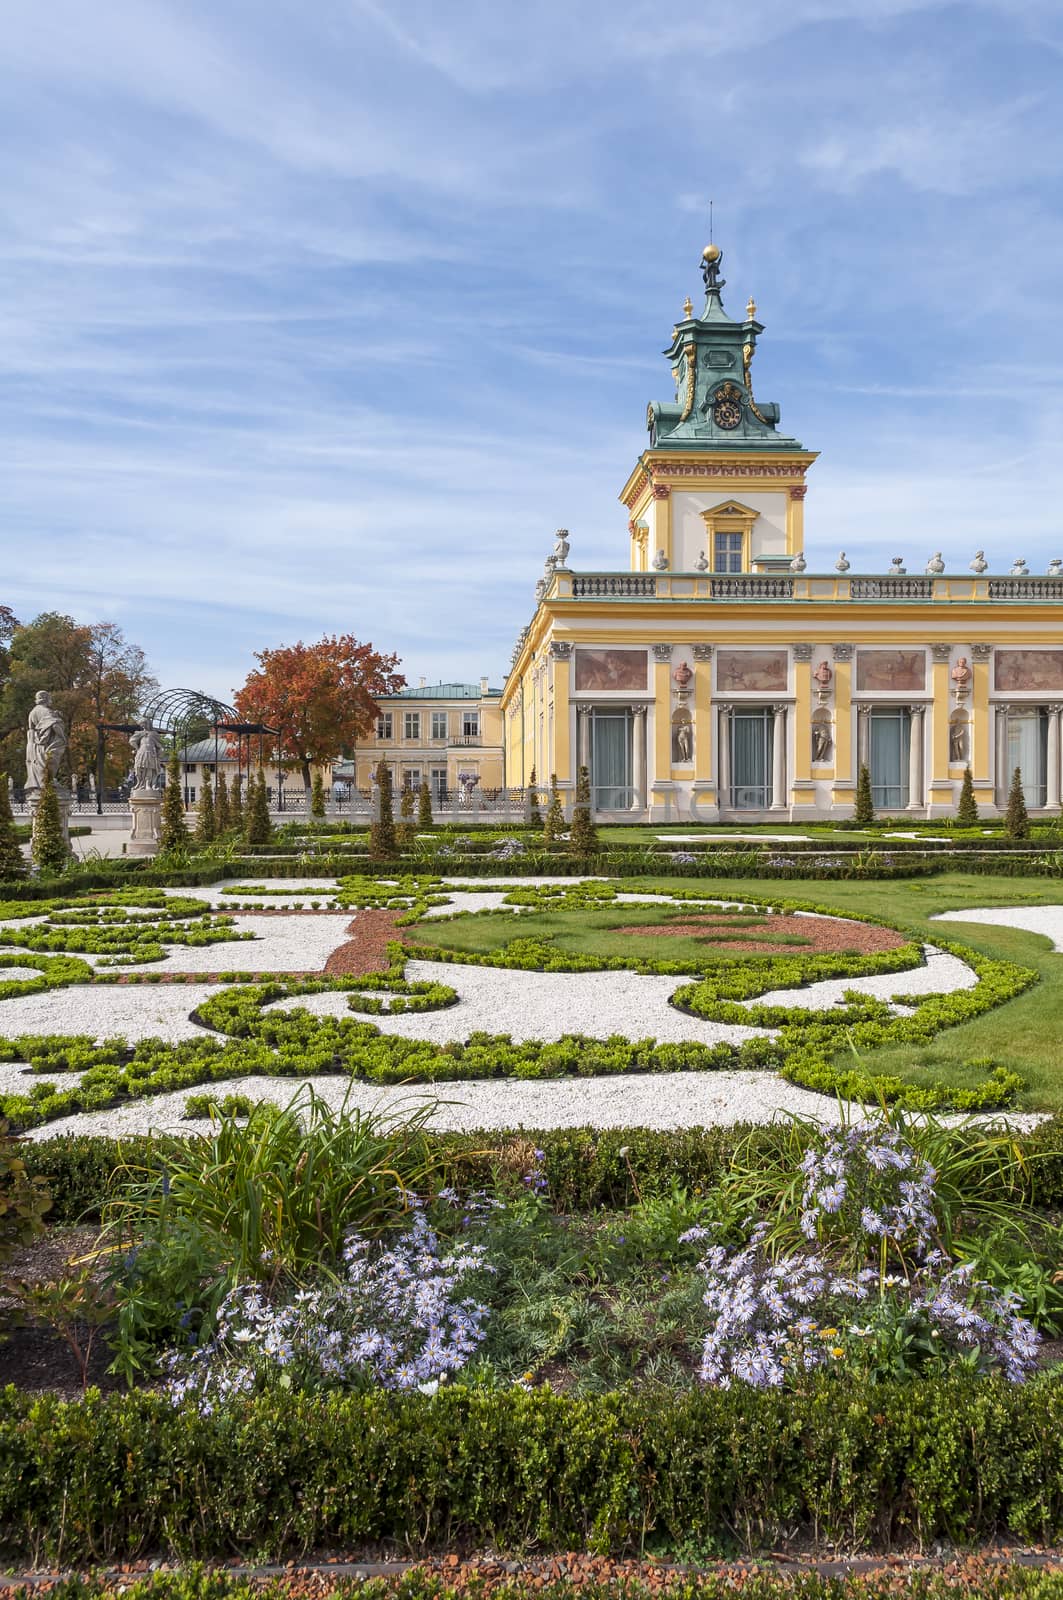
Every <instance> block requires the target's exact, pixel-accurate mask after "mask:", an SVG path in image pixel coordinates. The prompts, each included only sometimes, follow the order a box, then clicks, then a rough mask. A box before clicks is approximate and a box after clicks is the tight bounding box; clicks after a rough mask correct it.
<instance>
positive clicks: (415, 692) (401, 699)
mask: <svg viewBox="0 0 1063 1600" xmlns="http://www.w3.org/2000/svg"><path fill="white" fill-rule="evenodd" d="M501 700H502V691H501V690H500V689H492V688H490V687H489V685H488V684H487V681H486V679H483V680H481V682H480V683H478V684H467V683H437V684H430V685H429V684H422V685H420V686H419V687H418V688H411V689H403V690H402V691H401V692H400V693H398V694H394V695H386V696H384V697H383V698H381V699H380V700H379V701H378V704H379V706H380V716H379V718H378V719H377V723H376V726H375V727H374V729H373V730H372V732H371V733H370V735H369V736H368V737H367V738H365V739H362V740H359V743H358V746H357V749H356V750H355V751H354V752H353V754H352V757H351V760H350V761H348V762H346V763H343V764H342V765H341V766H338V767H337V768H336V774H337V776H342V777H343V778H345V779H347V780H349V781H351V782H352V784H353V786H354V787H355V788H357V789H359V790H360V791H362V792H363V793H366V794H368V792H369V790H370V788H371V785H372V781H373V774H374V772H375V771H376V768H377V767H378V765H379V764H380V762H381V761H386V762H387V764H388V766H389V767H390V769H391V778H392V783H393V785H394V787H395V789H396V790H399V789H402V788H405V787H409V786H411V785H412V786H413V787H414V788H416V787H418V786H419V785H420V784H421V782H422V781H424V782H427V783H428V784H429V786H430V788H431V789H432V792H433V794H434V795H435V796H436V797H440V796H446V795H457V794H460V793H461V792H462V790H463V789H465V790H468V789H475V790H477V791H478V792H479V793H480V794H482V795H491V794H494V793H495V792H496V791H498V790H501V789H503V788H505V786H506V753H505V749H504V743H503V737H502V725H503V724H502V705H501Z"/></svg>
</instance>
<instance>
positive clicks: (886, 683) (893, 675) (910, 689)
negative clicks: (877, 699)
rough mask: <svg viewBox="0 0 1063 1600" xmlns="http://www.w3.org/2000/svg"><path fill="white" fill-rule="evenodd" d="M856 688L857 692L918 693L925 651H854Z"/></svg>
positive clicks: (923, 681) (922, 680)
mask: <svg viewBox="0 0 1063 1600" xmlns="http://www.w3.org/2000/svg"><path fill="white" fill-rule="evenodd" d="M856 687H857V691H858V692H859V691H860V690H865V691H870V692H871V693H875V692H888V691H889V690H890V689H896V690H901V691H903V692H904V693H906V694H912V693H916V694H918V693H921V692H922V691H923V690H924V689H925V688H926V651H925V650H858V651H857V652H856Z"/></svg>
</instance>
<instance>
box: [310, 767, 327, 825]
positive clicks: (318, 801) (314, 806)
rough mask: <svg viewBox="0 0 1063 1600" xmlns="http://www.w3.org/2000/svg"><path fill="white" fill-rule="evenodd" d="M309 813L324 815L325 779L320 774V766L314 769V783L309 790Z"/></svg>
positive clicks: (315, 815)
mask: <svg viewBox="0 0 1063 1600" xmlns="http://www.w3.org/2000/svg"><path fill="white" fill-rule="evenodd" d="M310 815H311V816H312V817H321V818H323V817H324V815H325V780H324V778H323V777H322V776H321V768H320V767H317V768H316V769H315V772H314V783H313V787H312V789H311V790H310Z"/></svg>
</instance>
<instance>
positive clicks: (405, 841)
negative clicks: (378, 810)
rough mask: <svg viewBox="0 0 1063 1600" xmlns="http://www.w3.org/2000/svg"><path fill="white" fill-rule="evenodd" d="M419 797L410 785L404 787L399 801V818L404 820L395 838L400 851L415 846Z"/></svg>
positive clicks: (406, 784)
mask: <svg viewBox="0 0 1063 1600" xmlns="http://www.w3.org/2000/svg"><path fill="white" fill-rule="evenodd" d="M416 803H417V797H416V795H415V793H414V791H413V788H412V786H411V785H410V784H408V783H405V784H403V786H402V798H401V799H400V801H399V816H400V817H401V818H402V820H401V822H400V823H399V826H398V828H397V829H396V833H395V837H396V838H397V840H398V845H399V849H400V850H409V848H410V846H411V845H412V844H413V840H414V835H415V833H416V831H417V830H416V828H415V827H414V822H413V814H414V811H415V809H416Z"/></svg>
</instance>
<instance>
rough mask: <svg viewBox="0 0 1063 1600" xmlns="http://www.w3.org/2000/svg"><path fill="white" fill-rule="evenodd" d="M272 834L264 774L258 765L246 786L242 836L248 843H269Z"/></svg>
mask: <svg viewBox="0 0 1063 1600" xmlns="http://www.w3.org/2000/svg"><path fill="white" fill-rule="evenodd" d="M272 834H273V824H272V822H271V821H270V818H269V796H268V795H267V794H266V775H265V773H264V772H263V771H262V768H261V767H259V769H258V772H257V773H256V774H255V776H254V777H253V778H252V779H251V780H250V782H249V786H248V792H247V812H246V817H245V827H244V836H245V838H246V839H247V842H248V844H269V841H270V838H271V836H272Z"/></svg>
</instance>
